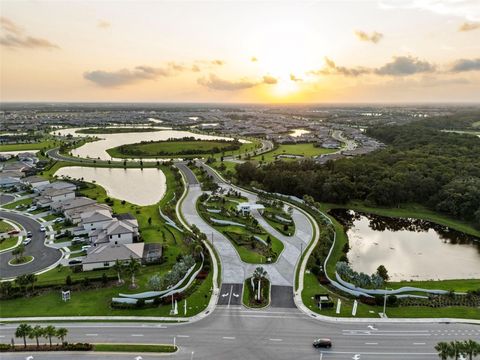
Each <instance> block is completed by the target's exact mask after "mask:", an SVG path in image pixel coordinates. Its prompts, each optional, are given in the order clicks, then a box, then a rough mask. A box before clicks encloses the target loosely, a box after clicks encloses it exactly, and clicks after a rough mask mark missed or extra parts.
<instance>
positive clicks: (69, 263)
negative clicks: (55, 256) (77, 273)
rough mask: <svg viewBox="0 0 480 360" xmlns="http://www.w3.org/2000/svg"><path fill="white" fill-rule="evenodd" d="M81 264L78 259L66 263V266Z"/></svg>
mask: <svg viewBox="0 0 480 360" xmlns="http://www.w3.org/2000/svg"><path fill="white" fill-rule="evenodd" d="M81 263H82V260H80V259H72V260H70V261H69V262H68V265H78V264H81Z"/></svg>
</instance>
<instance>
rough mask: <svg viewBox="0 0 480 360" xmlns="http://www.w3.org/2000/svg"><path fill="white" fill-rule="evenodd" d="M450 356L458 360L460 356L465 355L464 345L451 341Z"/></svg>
mask: <svg viewBox="0 0 480 360" xmlns="http://www.w3.org/2000/svg"><path fill="white" fill-rule="evenodd" d="M449 348H450V351H449V354H448V355H449V356H450V357H453V358H454V359H455V360H458V358H459V357H460V354H462V353H463V343H462V342H461V341H457V340H455V341H450V343H449Z"/></svg>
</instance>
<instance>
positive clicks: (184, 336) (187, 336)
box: [177, 335, 190, 338]
mask: <svg viewBox="0 0 480 360" xmlns="http://www.w3.org/2000/svg"><path fill="white" fill-rule="evenodd" d="M177 337H179V338H189V337H190V335H177Z"/></svg>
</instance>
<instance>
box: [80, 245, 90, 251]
mask: <svg viewBox="0 0 480 360" xmlns="http://www.w3.org/2000/svg"><path fill="white" fill-rule="evenodd" d="M91 247H92V246H91V245H84V246H82V251H87V250H88V249H90V248H91Z"/></svg>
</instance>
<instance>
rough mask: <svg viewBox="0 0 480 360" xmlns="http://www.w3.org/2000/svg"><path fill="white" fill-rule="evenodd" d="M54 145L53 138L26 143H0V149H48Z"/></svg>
mask: <svg viewBox="0 0 480 360" xmlns="http://www.w3.org/2000/svg"><path fill="white" fill-rule="evenodd" d="M54 146H55V141H53V140H44V141H41V142H36V143H28V144H5V145H0V151H23V150H25V151H28V150H42V149H48V148H52V147H54Z"/></svg>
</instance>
